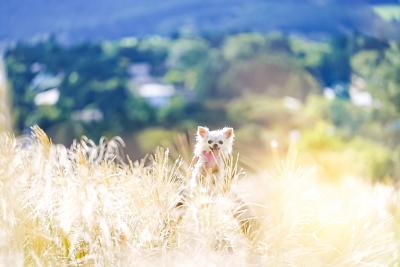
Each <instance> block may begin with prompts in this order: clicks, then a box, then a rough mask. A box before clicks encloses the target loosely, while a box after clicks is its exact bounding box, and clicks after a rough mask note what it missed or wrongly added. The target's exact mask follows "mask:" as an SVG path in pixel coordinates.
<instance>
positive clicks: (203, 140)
mask: <svg viewBox="0 0 400 267" xmlns="http://www.w3.org/2000/svg"><path fill="white" fill-rule="evenodd" d="M234 137H235V136H234V133H233V128H228V127H225V128H223V129H222V130H215V131H210V130H209V129H208V128H207V127H201V126H199V127H198V128H197V134H196V141H197V143H196V146H195V149H194V158H193V162H194V164H195V165H194V170H193V174H192V178H191V182H190V185H191V188H192V189H193V188H195V187H196V186H197V185H198V184H199V182H201V181H203V182H205V183H206V184H207V183H208V184H212V185H216V184H217V183H220V182H221V181H222V179H223V178H224V175H225V160H226V159H227V157H228V156H230V154H231V153H232V147H233V140H234Z"/></svg>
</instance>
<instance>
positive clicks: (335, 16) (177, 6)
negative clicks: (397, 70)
mask: <svg viewBox="0 0 400 267" xmlns="http://www.w3.org/2000/svg"><path fill="white" fill-rule="evenodd" d="M368 2H369V1H362V0H359V1H326V0H325V1H324V0H301V1H293V0H283V1H276V0H274V1H268V2H267V1H261V0H249V1H237V0H214V1H213V0H204V1H199V0H185V1H184V0H171V1H154V0H150V1H145V0H135V1H129V0H115V1H112V2H111V1H108V0H98V1H95V0H87V1H78V0H71V1H55V0H33V1H29V0H20V1H18V2H16V1H4V2H3V3H0V40H15V39H21V38H30V37H32V36H35V35H40V34H44V33H57V34H62V35H63V36H64V37H65V38H66V39H68V40H72V41H74V40H79V39H91V38H119V37H122V36H127V35H137V36H142V35H145V34H171V33H176V32H179V31H180V30H181V29H182V28H183V27H186V28H190V29H191V30H192V31H194V32H198V33H215V32H217V33H219V32H222V33H225V32H235V31H243V30H256V31H269V30H282V31H289V32H301V33H306V34H309V33H329V34H332V33H342V32H349V31H350V32H352V31H359V32H364V33H366V34H370V35H375V36H377V35H383V36H382V37H387V36H392V37H393V36H396V34H397V33H399V32H398V31H399V30H397V29H396V28H395V27H394V25H391V24H390V23H388V22H384V21H382V20H381V19H380V18H379V17H378V16H377V15H376V14H375V13H374V12H373V10H372V8H371V7H370V6H369V5H368ZM27 18H28V19H27Z"/></svg>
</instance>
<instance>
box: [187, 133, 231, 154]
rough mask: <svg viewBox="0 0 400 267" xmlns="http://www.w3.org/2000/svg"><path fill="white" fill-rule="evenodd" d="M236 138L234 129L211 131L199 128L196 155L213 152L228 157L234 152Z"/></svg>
mask: <svg viewBox="0 0 400 267" xmlns="http://www.w3.org/2000/svg"><path fill="white" fill-rule="evenodd" d="M234 137H235V135H234V132H233V128H229V127H225V128H223V129H221V130H215V131H210V130H209V129H208V128H207V127H202V126H199V127H198V128H197V134H196V141H197V144H196V148H195V153H196V154H200V153H202V152H204V151H212V152H213V153H214V154H218V153H219V152H222V153H223V154H224V155H228V154H230V153H231V152H232V147H233V139H234Z"/></svg>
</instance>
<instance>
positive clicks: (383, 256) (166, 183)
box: [0, 127, 400, 267]
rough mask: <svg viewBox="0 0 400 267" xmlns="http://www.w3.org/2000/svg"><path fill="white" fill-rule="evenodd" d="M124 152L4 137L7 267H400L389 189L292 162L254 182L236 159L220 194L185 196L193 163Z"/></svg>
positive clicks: (2, 231)
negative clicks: (130, 155) (329, 177)
mask: <svg viewBox="0 0 400 267" xmlns="http://www.w3.org/2000/svg"><path fill="white" fill-rule="evenodd" d="M122 144H123V141H122V140H120V139H119V138H114V139H112V140H110V141H106V140H104V139H102V140H101V141H100V144H99V145H96V144H95V143H94V142H93V141H91V140H88V139H86V138H83V139H82V140H81V141H77V142H75V143H74V144H73V145H72V146H71V147H70V148H66V147H64V146H62V145H56V144H53V143H52V142H51V140H50V139H49V138H48V137H47V135H46V134H45V133H44V132H43V131H42V130H41V129H39V128H37V127H35V128H34V129H33V134H32V137H30V138H24V139H17V138H15V137H13V136H11V135H7V134H2V135H1V136H0V266H230V267H232V266H268V267H269V266H271V267H275V266H278V267H279V266H304V267H314V266H335V267H336V266H343V267H346V266H365V267H367V266H368V267H372V266H377V267H378V266H400V253H399V252H400V238H399V234H400V204H399V201H400V195H399V192H398V191H397V190H396V189H395V188H394V187H393V186H391V185H384V184H370V183H367V182H365V181H362V180H360V179H357V178H354V177H348V178H347V179H343V180H339V181H335V182H327V181H326V180H324V179H323V178H324V177H319V174H318V172H317V171H314V170H313V168H312V167H301V166H299V165H298V164H297V163H296V156H295V153H290V154H289V155H288V156H287V157H286V158H284V159H281V160H280V161H278V163H277V164H276V166H275V167H274V168H272V169H271V168H265V171H264V172H262V173H258V174H246V173H245V170H244V171H243V170H242V169H241V168H240V167H239V165H240V164H239V163H238V158H237V157H236V156H235V157H234V158H232V159H230V160H229V161H228V162H227V164H228V171H227V174H226V177H225V186H224V188H223V190H221V191H220V192H214V193H212V194H210V193H208V192H207V191H201V190H198V191H195V192H193V193H191V194H190V196H187V195H188V194H187V193H186V194H185V193H184V192H185V186H186V183H187V182H188V179H189V177H190V173H191V166H190V164H189V162H187V161H186V160H183V159H182V158H180V157H179V156H178V157H176V156H173V155H171V154H172V153H169V151H168V150H167V149H158V150H157V151H156V152H155V153H154V155H150V156H148V157H146V158H145V159H143V160H140V161H136V162H132V161H130V160H129V158H127V157H126V156H124V155H123V154H122V152H121V150H120V148H121V146H122ZM297 157H301V155H298V156H297ZM175 158H177V159H175ZM239 162H240V161H239ZM183 196H184V197H185V200H184V201H183V205H182V207H177V206H176V203H177V202H178V201H180V200H181V199H182V197H183Z"/></svg>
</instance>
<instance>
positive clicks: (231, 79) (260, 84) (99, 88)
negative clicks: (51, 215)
mask: <svg viewBox="0 0 400 267" xmlns="http://www.w3.org/2000/svg"><path fill="white" fill-rule="evenodd" d="M5 62H6V67H7V71H8V76H9V79H10V83H11V86H12V92H13V97H12V106H13V117H14V118H13V120H14V122H15V128H16V130H17V132H20V133H21V132H22V133H23V132H25V131H26V130H27V129H28V128H29V127H30V126H31V125H32V124H39V125H40V126H41V127H43V128H44V129H45V130H46V131H48V132H49V133H50V134H51V135H52V137H53V138H54V139H55V141H57V142H63V143H68V142H71V140H72V139H73V138H76V137H78V136H80V135H82V134H86V135H89V137H91V138H95V139H96V138H99V137H100V136H103V135H106V136H110V135H124V136H134V139H135V140H133V141H132V142H133V143H134V144H135V149H136V150H139V151H138V153H141V154H142V153H146V152H150V151H151V150H153V148H154V147H155V146H157V145H165V146H169V145H171V144H172V143H173V142H174V141H173V140H174V138H173V137H174V136H175V135H176V133H177V132H178V131H179V132H184V131H192V130H193V129H194V128H195V127H196V125H197V124H201V125H207V126H210V127H212V128H213V127H214V128H215V127H218V128H220V127H223V126H225V125H230V126H233V127H235V129H236V136H237V148H238V149H239V150H240V151H243V152H245V153H248V154H252V156H253V158H261V157H265V154H266V151H268V152H267V154H268V153H269V154H270V153H271V150H270V148H271V147H270V146H271V142H277V143H278V144H279V149H282V150H285V149H289V148H290V146H291V144H292V143H293V142H295V143H297V144H298V147H299V148H300V149H302V150H305V151H308V152H309V153H310V155H311V156H310V157H311V158H313V160H316V159H319V161H320V163H321V166H326V169H327V170H328V169H330V170H332V172H333V171H335V169H340V167H339V166H343V168H348V169H350V170H354V172H357V173H362V175H365V176H367V177H370V178H371V179H383V178H385V177H392V178H396V179H399V177H400V170H399V168H398V167H397V166H399V157H400V155H399V153H398V152H396V151H399V149H400V144H399V142H398V140H400V115H399V114H400V80H399V77H400V47H399V44H397V43H393V42H387V41H384V40H380V39H376V38H372V37H367V36H361V35H358V34H352V35H343V36H335V37H331V38H329V39H327V40H324V39H307V38H304V37H299V36H294V35H289V36H288V35H284V34H281V33H278V32H273V33H269V34H259V33H240V34H230V35H226V36H221V37H219V38H217V39H216V38H212V37H210V38H205V37H199V36H197V37H195V36H191V35H185V36H181V37H179V36H175V37H174V38H167V37H157V36H150V37H146V38H143V39H137V38H131V37H129V38H124V39H121V40H117V41H103V42H97V43H81V44H74V45H69V46H64V45H62V44H60V43H59V42H57V40H55V39H54V38H49V39H48V40H46V41H41V42H37V43H17V44H16V45H15V46H13V47H10V48H8V49H7V51H6V53H5ZM136 63H145V64H147V65H148V67H149V74H148V75H149V77H150V79H151V80H152V81H154V82H159V83H166V84H169V85H171V86H173V87H174V88H175V91H176V94H175V95H174V96H172V97H171V98H169V100H168V101H167V102H166V103H165V104H162V105H159V106H155V105H151V103H150V102H149V101H147V100H146V99H144V98H142V97H141V96H140V94H139V92H138V90H136V89H137V86H138V85H137V84H135V83H134V81H133V80H134V77H132V74H130V68H131V66H132V64H136ZM40 75H42V76H43V75H48V76H50V77H56V78H57V79H59V80H60V82H59V84H58V85H57V86H56V87H57V88H58V89H59V91H60V96H59V99H58V101H57V102H56V103H55V104H47V105H46V104H40V105H38V104H37V103H35V99H36V98H37V96H38V95H39V94H40V93H42V92H46V91H47V90H48V89H51V88H40V87H38V86H37V84H35V79H36V80H37V79H38V76H39V78H40ZM326 87H328V88H330V89H331V90H332V91H333V92H334V95H333V97H331V98H325V97H323V90H324V88H326ZM354 88H356V90H358V91H360V92H367V93H369V94H370V95H371V96H372V102H371V104H370V105H366V106H357V105H355V104H354V102H353V100H352V99H351V97H352V96H351V94H352V92H351V91H350V89H351V90H354ZM97 111H99V112H101V116H100V117H95V118H89V119H84V116H83V115H85V114H86V115H87V114H89V115H90V114H91V116H92V115H93V116H95V115H96V114H97V113H96V112H97ZM90 112H92V113H90ZM97 115H98V114H97ZM89 117H90V116H89ZM255 151H256V152H255ZM270 156H271V155H270ZM339 158H340V159H339ZM354 158H357V162H359V163H357V164H353V161H354ZM335 160H338V161H340V162H341V163H339V162H338V163H337V164H336V168H335V164H334V163H333V162H334V161H335ZM324 164H325V165H324ZM353 165H354V166H353ZM329 166H330V167H329Z"/></svg>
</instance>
